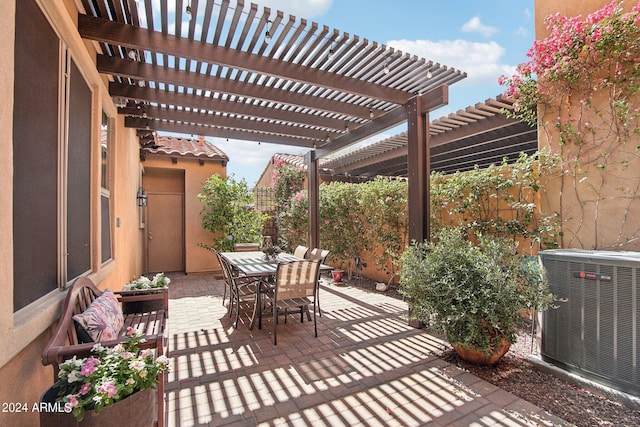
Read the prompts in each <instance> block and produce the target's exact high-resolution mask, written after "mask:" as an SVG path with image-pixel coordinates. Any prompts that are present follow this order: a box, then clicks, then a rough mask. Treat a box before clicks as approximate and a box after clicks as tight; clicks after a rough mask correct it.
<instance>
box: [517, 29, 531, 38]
mask: <svg viewBox="0 0 640 427" xmlns="http://www.w3.org/2000/svg"><path fill="white" fill-rule="evenodd" d="M514 34H515V35H516V36H518V37H528V36H529V30H528V29H527V28H525V27H518V29H517V30H516V31H515V33H514Z"/></svg>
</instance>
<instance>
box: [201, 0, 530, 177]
mask: <svg viewBox="0 0 640 427" xmlns="http://www.w3.org/2000/svg"><path fill="white" fill-rule="evenodd" d="M253 2H254V3H257V4H258V5H259V6H260V9H261V8H262V7H263V6H268V7H271V8H272V9H277V10H282V11H283V12H284V13H285V17H286V16H287V15H288V14H291V15H294V16H296V17H297V18H298V19H300V18H305V19H307V20H310V21H315V22H317V23H318V24H320V25H327V26H329V27H330V28H332V29H333V28H335V29H338V30H340V31H341V32H347V33H349V34H350V35H358V36H360V38H367V39H369V40H370V41H376V42H378V43H382V44H386V45H388V46H392V47H394V48H396V49H400V50H402V51H403V52H408V53H411V54H414V55H417V56H419V57H424V58H426V59H427V60H432V61H434V62H439V63H440V64H444V65H447V66H451V67H454V68H457V69H460V70H462V71H465V72H467V74H468V77H467V78H466V79H464V80H462V81H461V82H458V83H456V84H454V85H452V86H451V88H450V89H449V105H448V106H446V107H443V108H441V109H438V110H436V111H434V112H432V113H431V119H435V118H438V117H441V116H444V115H447V114H449V113H451V112H455V111H458V110H460V109H464V108H465V107H467V106H469V105H474V104H476V103H478V102H483V101H484V100H486V99H487V98H493V97H496V96H497V95H498V94H500V93H501V92H502V88H501V87H500V86H499V85H498V83H497V79H498V77H499V76H500V75H501V74H511V73H512V72H513V70H514V68H515V66H516V65H517V64H519V63H521V62H524V61H525V60H526V52H527V50H528V49H529V47H530V46H531V44H532V42H533V38H534V18H533V0H492V1H487V2H484V1H477V0H458V1H432V0H395V1H389V0H253ZM405 129H406V127H405V126H403V127H400V128H395V129H392V130H389V131H388V132H386V133H385V134H384V135H378V136H377V137H376V139H383V138H385V137H388V136H391V135H394V134H396V133H399V132H402V131H404V130H405ZM207 139H208V140H209V141H211V142H213V143H214V145H216V146H218V147H219V148H220V149H222V150H223V151H224V152H225V153H227V155H228V156H229V158H230V161H229V163H228V165H227V171H228V173H229V174H233V175H234V177H235V178H236V179H240V178H244V179H245V180H246V181H247V183H248V184H249V185H250V186H253V184H254V183H255V182H256V180H257V179H258V178H259V176H260V174H261V172H262V171H263V170H264V168H265V166H266V165H267V161H268V160H269V159H270V158H271V156H272V155H273V154H274V153H278V152H281V153H292V154H300V153H301V150H300V149H299V148H296V147H289V146H279V145H274V144H267V143H263V144H261V145H260V146H258V143H256V142H248V141H234V140H229V141H228V142H227V141H226V140H224V139H220V138H211V137H208V138H207Z"/></svg>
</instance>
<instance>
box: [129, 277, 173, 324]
mask: <svg viewBox="0 0 640 427" xmlns="http://www.w3.org/2000/svg"><path fill="white" fill-rule="evenodd" d="M169 283H171V280H170V279H169V278H168V277H166V276H165V274H164V273H158V274H156V275H155V276H153V279H149V278H148V277H145V276H140V278H138V279H136V280H134V281H132V282H130V283H127V284H126V285H124V288H123V290H122V291H120V292H119V294H120V295H122V296H129V295H136V296H139V300H138V301H135V302H126V301H123V303H122V312H123V313H124V314H130V313H148V312H150V311H158V310H164V311H165V313H167V316H168V313H169Z"/></svg>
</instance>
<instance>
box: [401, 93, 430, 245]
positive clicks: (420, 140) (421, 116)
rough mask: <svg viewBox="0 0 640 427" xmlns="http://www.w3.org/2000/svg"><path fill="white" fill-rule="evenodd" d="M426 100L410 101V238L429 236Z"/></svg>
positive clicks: (427, 120)
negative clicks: (424, 101) (423, 101)
mask: <svg viewBox="0 0 640 427" xmlns="http://www.w3.org/2000/svg"><path fill="white" fill-rule="evenodd" d="M422 107H423V105H422V99H421V97H420V96H415V97H413V98H411V99H410V100H409V102H407V105H406V108H407V141H408V144H407V149H408V151H407V176H408V179H409V224H408V228H409V230H408V231H409V241H410V242H412V241H414V240H415V241H416V242H422V241H423V240H425V239H428V238H429V215H430V209H429V173H430V169H431V167H430V161H429V132H428V130H427V126H428V123H429V112H428V111H422Z"/></svg>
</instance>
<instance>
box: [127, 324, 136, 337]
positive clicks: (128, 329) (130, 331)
mask: <svg viewBox="0 0 640 427" xmlns="http://www.w3.org/2000/svg"><path fill="white" fill-rule="evenodd" d="M135 333H136V330H135V329H134V328H132V327H131V326H128V327H127V336H131V335H135Z"/></svg>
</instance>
